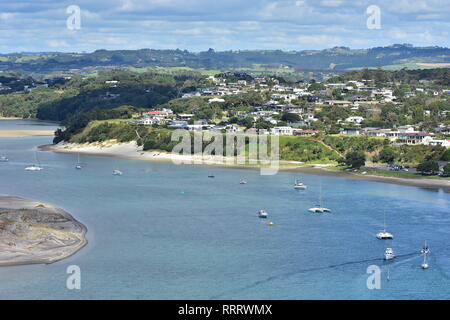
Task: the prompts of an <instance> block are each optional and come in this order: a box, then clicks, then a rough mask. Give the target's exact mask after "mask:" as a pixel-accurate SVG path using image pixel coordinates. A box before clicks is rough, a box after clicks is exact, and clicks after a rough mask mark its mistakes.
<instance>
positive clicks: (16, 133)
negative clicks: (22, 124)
mask: <svg viewBox="0 0 450 320" xmlns="http://www.w3.org/2000/svg"><path fill="white" fill-rule="evenodd" d="M54 133H55V132H54V131H53V130H0V138H22V137H31V136H53V135H54Z"/></svg>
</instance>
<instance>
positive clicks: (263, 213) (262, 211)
mask: <svg viewBox="0 0 450 320" xmlns="http://www.w3.org/2000/svg"><path fill="white" fill-rule="evenodd" d="M258 216H259V217H260V218H262V219H266V218H267V217H268V216H269V214H268V213H267V212H266V210H259V212H258Z"/></svg>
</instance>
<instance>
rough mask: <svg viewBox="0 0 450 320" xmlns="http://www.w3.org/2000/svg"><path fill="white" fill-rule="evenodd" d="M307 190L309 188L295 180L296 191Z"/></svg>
mask: <svg viewBox="0 0 450 320" xmlns="http://www.w3.org/2000/svg"><path fill="white" fill-rule="evenodd" d="M306 188H307V186H306V185H305V184H304V183H303V182H300V181H299V180H295V183H294V189H297V190H306Z"/></svg>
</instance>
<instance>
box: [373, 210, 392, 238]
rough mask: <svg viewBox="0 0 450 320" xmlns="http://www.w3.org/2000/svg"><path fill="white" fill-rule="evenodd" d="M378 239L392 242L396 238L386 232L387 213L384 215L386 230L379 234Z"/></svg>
mask: <svg viewBox="0 0 450 320" xmlns="http://www.w3.org/2000/svg"><path fill="white" fill-rule="evenodd" d="M377 238H378V239H380V240H392V239H394V236H393V235H392V233H389V232H387V231H386V213H384V229H383V231H380V232H378V233H377Z"/></svg>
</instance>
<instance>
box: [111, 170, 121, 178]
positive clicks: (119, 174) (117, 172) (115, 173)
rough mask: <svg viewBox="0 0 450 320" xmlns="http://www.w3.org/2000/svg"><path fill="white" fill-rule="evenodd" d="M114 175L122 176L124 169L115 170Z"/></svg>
mask: <svg viewBox="0 0 450 320" xmlns="http://www.w3.org/2000/svg"><path fill="white" fill-rule="evenodd" d="M112 174H113V176H121V175H122V174H123V173H122V171H120V170H117V169H116V170H113V173H112Z"/></svg>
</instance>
